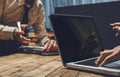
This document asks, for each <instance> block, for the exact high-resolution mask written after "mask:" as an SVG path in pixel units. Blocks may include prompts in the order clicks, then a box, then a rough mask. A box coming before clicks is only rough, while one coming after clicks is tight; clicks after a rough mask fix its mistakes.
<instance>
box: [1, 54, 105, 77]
mask: <svg viewBox="0 0 120 77" xmlns="http://www.w3.org/2000/svg"><path fill="white" fill-rule="evenodd" d="M0 77H105V76H102V75H97V74H93V73H88V72H83V71H76V70H70V69H66V68H65V67H64V66H63V65H62V63H61V59H60V57H59V56H41V55H37V54H24V53H16V54H11V55H7V56H1V57H0Z"/></svg>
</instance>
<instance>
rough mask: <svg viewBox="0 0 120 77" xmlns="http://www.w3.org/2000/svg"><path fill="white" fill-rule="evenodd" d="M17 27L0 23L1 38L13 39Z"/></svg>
mask: <svg viewBox="0 0 120 77" xmlns="http://www.w3.org/2000/svg"><path fill="white" fill-rule="evenodd" d="M16 28H17V27H9V26H8V25H2V24H0V40H13V39H14V37H13V32H14V31H15V29H16Z"/></svg>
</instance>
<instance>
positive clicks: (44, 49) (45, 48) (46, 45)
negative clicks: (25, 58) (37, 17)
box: [42, 41, 49, 51]
mask: <svg viewBox="0 0 120 77" xmlns="http://www.w3.org/2000/svg"><path fill="white" fill-rule="evenodd" d="M48 45H49V41H47V42H46V43H45V45H44V48H43V49H42V51H47V48H48Z"/></svg>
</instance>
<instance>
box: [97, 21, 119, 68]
mask: <svg viewBox="0 0 120 77" xmlns="http://www.w3.org/2000/svg"><path fill="white" fill-rule="evenodd" d="M111 25H112V26H113V30H116V31H117V33H116V35H115V36H119V35H120V22H116V23H113V24H111ZM117 57H120V45H119V46H116V47H114V48H113V49H110V50H104V51H103V52H101V53H100V56H99V57H98V59H97V60H96V61H95V63H96V65H98V66H104V65H105V64H107V62H108V61H109V60H111V59H113V58H117Z"/></svg>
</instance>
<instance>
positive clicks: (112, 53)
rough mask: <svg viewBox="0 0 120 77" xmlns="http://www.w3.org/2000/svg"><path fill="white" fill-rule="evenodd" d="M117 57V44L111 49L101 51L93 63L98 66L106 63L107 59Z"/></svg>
mask: <svg viewBox="0 0 120 77" xmlns="http://www.w3.org/2000/svg"><path fill="white" fill-rule="evenodd" d="M117 57H120V46H117V47H115V48H113V49H111V50H105V51H103V52H101V53H100V56H99V57H98V59H97V60H96V61H95V64H96V65H98V66H104V65H105V64H107V63H108V61H109V60H111V59H113V58H117Z"/></svg>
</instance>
